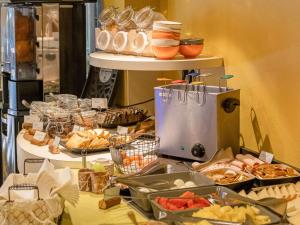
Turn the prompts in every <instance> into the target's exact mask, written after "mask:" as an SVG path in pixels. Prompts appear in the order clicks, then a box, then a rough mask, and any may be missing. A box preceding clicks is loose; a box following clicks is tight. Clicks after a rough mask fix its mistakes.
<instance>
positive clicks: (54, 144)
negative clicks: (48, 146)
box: [53, 136, 60, 147]
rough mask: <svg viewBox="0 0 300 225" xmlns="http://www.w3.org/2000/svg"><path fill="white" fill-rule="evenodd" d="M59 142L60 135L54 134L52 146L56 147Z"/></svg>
mask: <svg viewBox="0 0 300 225" xmlns="http://www.w3.org/2000/svg"><path fill="white" fill-rule="evenodd" d="M59 142H60V137H58V136H55V138H54V141H53V146H54V147H58V145H59Z"/></svg>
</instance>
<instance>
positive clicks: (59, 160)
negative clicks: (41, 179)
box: [17, 130, 111, 173]
mask: <svg viewBox="0 0 300 225" xmlns="http://www.w3.org/2000/svg"><path fill="white" fill-rule="evenodd" d="M24 132H25V130H22V131H21V132H20V133H19V134H18V137H17V155H18V162H17V163H18V169H19V172H20V173H23V172H24V160H25V159H28V158H45V159H49V160H50V161H51V163H52V164H53V165H54V166H55V168H57V169H59V168H65V167H70V168H73V169H79V168H82V157H81V155H80V154H74V153H71V152H69V151H66V150H62V151H61V152H60V153H59V154H52V153H50V152H49V150H48V145H45V146H36V145H33V144H31V143H30V142H29V141H27V140H25V139H24V137H23V134H24ZM100 157H101V158H106V159H111V155H110V153H109V152H107V151H104V152H103V153H102V152H100V153H95V154H88V156H86V160H87V162H91V161H93V160H95V159H97V158H100ZM38 166H39V165H28V166H27V167H26V172H27V173H28V172H36V171H37V170H38V168H39V167H38Z"/></svg>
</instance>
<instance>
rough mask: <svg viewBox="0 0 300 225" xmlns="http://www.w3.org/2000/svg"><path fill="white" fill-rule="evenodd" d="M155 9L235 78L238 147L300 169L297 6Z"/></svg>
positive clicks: (203, 3)
mask: <svg viewBox="0 0 300 225" xmlns="http://www.w3.org/2000/svg"><path fill="white" fill-rule="evenodd" d="M105 1H108V0H105ZM157 1H159V0H157ZM113 2H117V4H126V2H127V3H128V2H130V3H132V4H134V5H136V7H137V8H140V7H141V4H142V3H143V4H144V5H148V4H149V3H151V4H155V6H157V5H156V1H149V0H134V1H132V0H131V1H129V0H127V1H122V0H114V1H113ZM120 2H121V3H120ZM159 8H160V10H161V11H163V12H164V13H165V15H167V16H168V19H170V20H178V21H181V22H183V24H184V34H183V36H185V37H188V36H195V37H204V38H205V52H206V53H211V54H215V55H220V56H223V57H224V58H225V66H226V71H227V73H230V74H235V75H236V78H234V79H233V80H232V81H230V82H229V86H231V87H234V88H240V89H241V98H242V99H241V100H242V105H241V136H242V137H243V141H241V144H243V143H244V144H245V146H246V147H248V148H251V149H254V150H262V149H263V150H267V151H271V152H273V153H274V154H275V156H276V158H278V159H280V160H283V161H285V162H287V163H291V164H293V165H295V166H298V167H300V94H299V91H300V1H299V0H289V1H285V0H160V4H159Z"/></svg>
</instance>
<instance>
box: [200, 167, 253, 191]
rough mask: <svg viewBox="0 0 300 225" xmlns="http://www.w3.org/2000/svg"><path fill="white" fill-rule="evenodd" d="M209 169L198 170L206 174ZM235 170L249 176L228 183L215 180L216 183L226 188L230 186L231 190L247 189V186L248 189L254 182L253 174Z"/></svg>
mask: <svg viewBox="0 0 300 225" xmlns="http://www.w3.org/2000/svg"><path fill="white" fill-rule="evenodd" d="M224 169H225V170H226V169H227V168H224ZM216 170H220V169H216ZM228 170H232V169H228ZM210 171H214V170H210ZM210 171H205V172H199V173H201V174H203V175H205V176H206V173H208V172H210ZM236 172H237V173H241V174H245V175H246V176H248V177H249V179H248V180H244V181H241V182H233V183H229V184H220V183H217V182H216V185H218V186H223V187H227V188H230V189H232V190H240V189H247V187H249V188H248V189H250V188H251V187H252V186H253V184H254V181H255V176H254V175H252V174H251V173H246V172H243V171H236Z"/></svg>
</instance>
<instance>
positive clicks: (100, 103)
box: [92, 98, 108, 109]
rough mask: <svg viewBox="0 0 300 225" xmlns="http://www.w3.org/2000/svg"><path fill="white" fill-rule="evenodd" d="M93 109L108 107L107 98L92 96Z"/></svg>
mask: <svg viewBox="0 0 300 225" xmlns="http://www.w3.org/2000/svg"><path fill="white" fill-rule="evenodd" d="M92 108H93V109H107V108H108V103H107V98H92Z"/></svg>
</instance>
